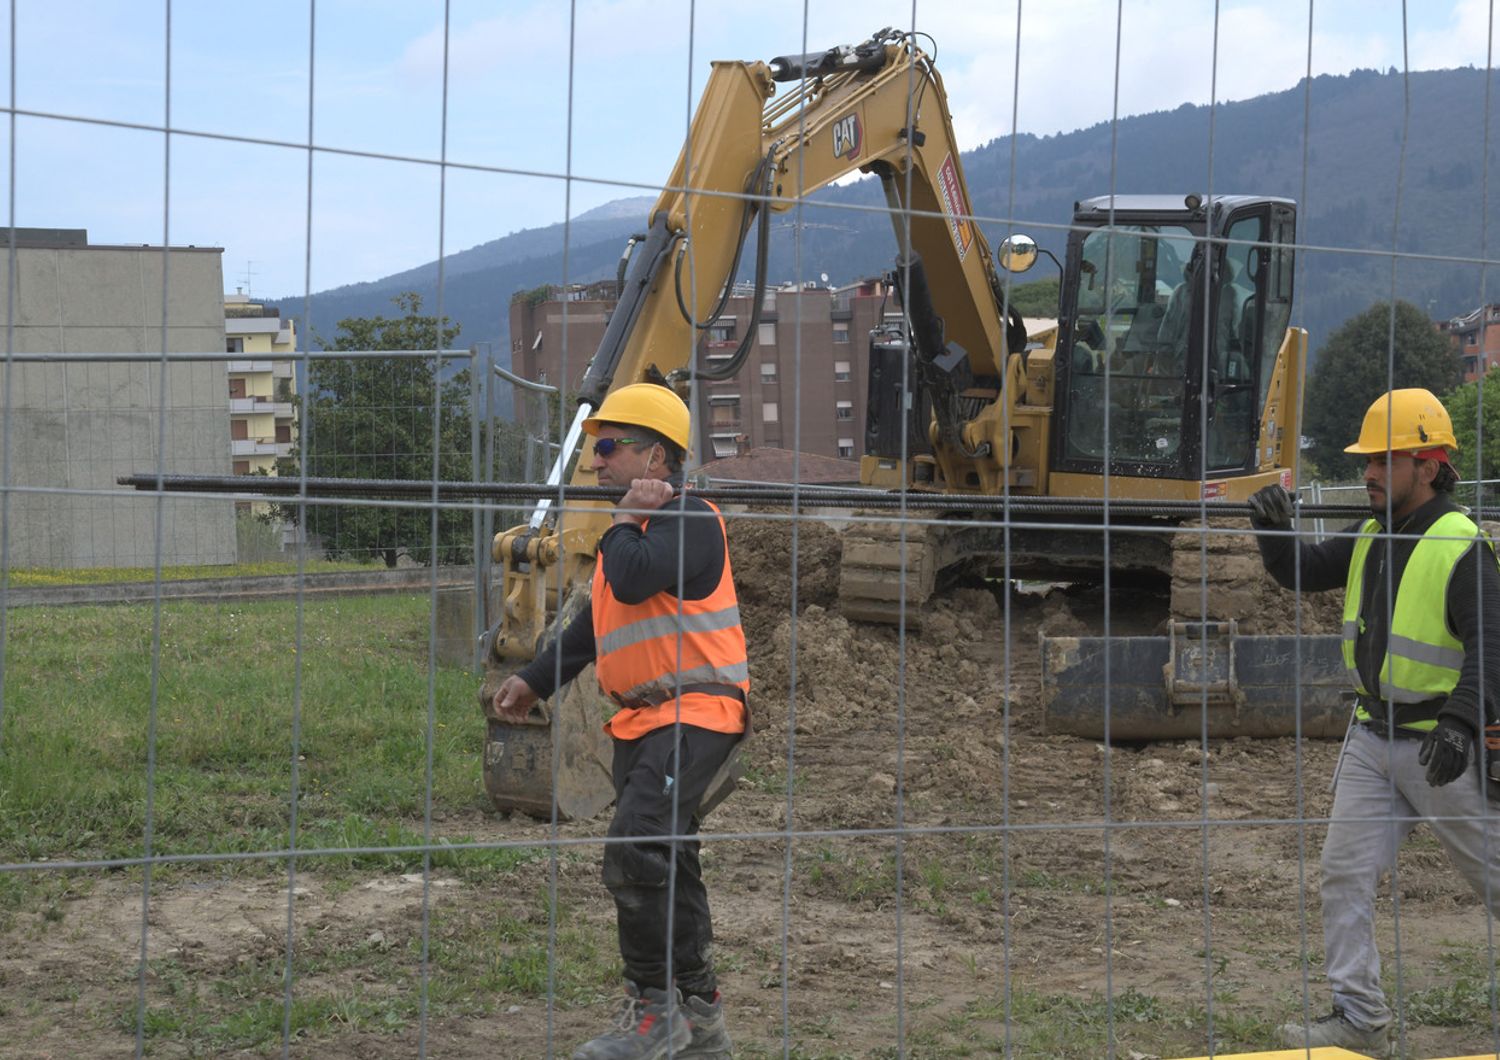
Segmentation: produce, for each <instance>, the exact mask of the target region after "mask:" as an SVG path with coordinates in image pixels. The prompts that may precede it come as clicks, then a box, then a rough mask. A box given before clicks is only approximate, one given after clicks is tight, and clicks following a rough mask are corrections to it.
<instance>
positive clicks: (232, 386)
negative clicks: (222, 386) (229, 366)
mask: <svg viewBox="0 0 1500 1060" xmlns="http://www.w3.org/2000/svg"><path fill="white" fill-rule="evenodd" d="M229 396H230V397H232V398H242V397H244V396H245V381H244V380H243V379H231V380H230V381H229Z"/></svg>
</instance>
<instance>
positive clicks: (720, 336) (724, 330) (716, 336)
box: [708, 324, 734, 342]
mask: <svg viewBox="0 0 1500 1060" xmlns="http://www.w3.org/2000/svg"><path fill="white" fill-rule="evenodd" d="M708 341H709V342H733V341H734V325H733V324H715V325H714V326H713V327H711V328H709V329H708Z"/></svg>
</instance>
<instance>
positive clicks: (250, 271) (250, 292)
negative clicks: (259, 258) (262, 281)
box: [245, 261, 256, 298]
mask: <svg viewBox="0 0 1500 1060" xmlns="http://www.w3.org/2000/svg"><path fill="white" fill-rule="evenodd" d="M254 264H255V262H253V261H247V262H245V295H246V297H249V298H254V297H255V294H254V290H255V288H254V287H253V286H252V285H251V284H252V281H253V280H254V278H255V275H256V273H255V269H254V268H253V267H252V266H254Z"/></svg>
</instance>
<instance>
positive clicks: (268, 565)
mask: <svg viewBox="0 0 1500 1060" xmlns="http://www.w3.org/2000/svg"><path fill="white" fill-rule="evenodd" d="M303 570H304V572H305V573H307V574H332V573H336V572H338V571H357V570H385V564H383V563H374V562H372V563H355V562H352V561H348V560H341V561H337V562H335V561H333V560H326V559H309V560H308V561H307V565H306V566H305V567H304V568H303ZM296 573H297V564H296V562H295V561H292V562H287V561H284V560H274V561H272V560H268V561H265V562H261V563H234V564H227V565H226V564H209V563H199V564H177V565H168V566H164V567H162V569H161V578H162V581H168V582H174V581H187V580H190V579H193V578H250V577H266V576H271V575H281V574H296ZM155 580H156V568H155V567H22V568H12V569H11V571H10V585H11V586H12V587H13V588H16V589H34V588H46V587H48V586H63V585H114V584H116V583H118V582H154V581H155Z"/></svg>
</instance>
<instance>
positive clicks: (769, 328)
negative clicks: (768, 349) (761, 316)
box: [755, 321, 776, 346]
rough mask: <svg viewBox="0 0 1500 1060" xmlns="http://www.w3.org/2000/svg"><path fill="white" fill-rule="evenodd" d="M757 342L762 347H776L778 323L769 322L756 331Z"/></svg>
mask: <svg viewBox="0 0 1500 1060" xmlns="http://www.w3.org/2000/svg"><path fill="white" fill-rule="evenodd" d="M755 337H756V341H757V342H759V343H760V344H761V345H762V346H775V345H776V322H775V321H767V322H766V323H763V324H761V325H760V326H759V327H757V328H756V329H755Z"/></svg>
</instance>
